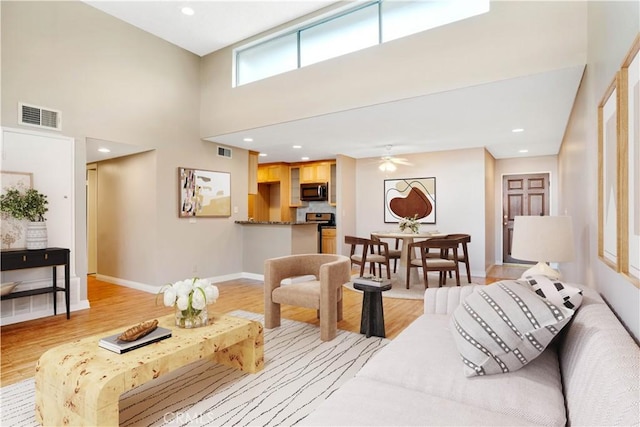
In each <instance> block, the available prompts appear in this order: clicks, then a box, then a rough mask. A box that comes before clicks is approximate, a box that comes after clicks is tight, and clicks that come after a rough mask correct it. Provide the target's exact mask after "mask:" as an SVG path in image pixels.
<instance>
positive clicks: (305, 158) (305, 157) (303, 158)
mask: <svg viewBox="0 0 640 427" xmlns="http://www.w3.org/2000/svg"><path fill="white" fill-rule="evenodd" d="M301 160H305V161H307V160H309V158H308V157H307V156H304V157H302V159H301Z"/></svg>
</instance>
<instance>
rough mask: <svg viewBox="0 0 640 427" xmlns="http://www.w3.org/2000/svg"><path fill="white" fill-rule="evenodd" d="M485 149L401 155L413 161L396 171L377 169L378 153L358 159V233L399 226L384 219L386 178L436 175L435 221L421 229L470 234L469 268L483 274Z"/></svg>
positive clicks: (365, 233) (484, 261) (484, 260)
mask: <svg viewBox="0 0 640 427" xmlns="http://www.w3.org/2000/svg"><path fill="white" fill-rule="evenodd" d="M484 156H485V150H484V149H481V148H476V149H469V150H455V151H441V152H434V153H424V154H413V155H403V158H406V159H407V160H408V161H409V163H411V164H412V166H404V165H398V169H397V170H396V171H395V172H391V173H384V172H381V171H380V170H379V169H378V165H379V163H378V160H379V159H378V158H369V159H358V160H357V161H356V165H357V166H356V211H355V215H354V218H355V223H356V230H355V231H356V234H357V235H358V236H362V237H368V236H369V234H370V233H371V232H372V231H380V230H397V229H398V224H397V223H393V224H391V223H385V222H384V180H385V179H399V178H428V177H435V178H436V224H435V225H430V224H423V225H421V226H420V229H421V230H438V231H439V232H442V233H467V234H470V235H471V244H470V245H469V260H470V264H471V274H472V275H473V276H478V277H484V276H485V273H486V268H485V266H486V256H485V243H484V242H485V237H486V236H485V218H486V208H485V206H486V196H485V157H484Z"/></svg>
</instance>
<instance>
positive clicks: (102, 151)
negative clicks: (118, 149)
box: [98, 148, 111, 153]
mask: <svg viewBox="0 0 640 427" xmlns="http://www.w3.org/2000/svg"><path fill="white" fill-rule="evenodd" d="M98 151H99V152H101V153H110V152H111V150H109V149H108V148H98Z"/></svg>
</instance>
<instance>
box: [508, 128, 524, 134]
mask: <svg viewBox="0 0 640 427" xmlns="http://www.w3.org/2000/svg"><path fill="white" fill-rule="evenodd" d="M511 132H513V133H519V132H524V129H522V128H515V129H511Z"/></svg>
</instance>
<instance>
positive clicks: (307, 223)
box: [235, 221, 321, 225]
mask: <svg viewBox="0 0 640 427" xmlns="http://www.w3.org/2000/svg"><path fill="white" fill-rule="evenodd" d="M318 222H321V221H307V222H292V221H235V223H236V224H242V225H247V224H250V225H311V224H313V225H315V224H317V223H318Z"/></svg>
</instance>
